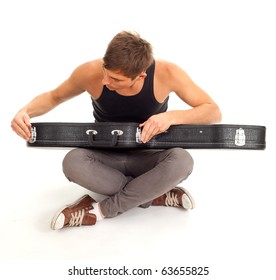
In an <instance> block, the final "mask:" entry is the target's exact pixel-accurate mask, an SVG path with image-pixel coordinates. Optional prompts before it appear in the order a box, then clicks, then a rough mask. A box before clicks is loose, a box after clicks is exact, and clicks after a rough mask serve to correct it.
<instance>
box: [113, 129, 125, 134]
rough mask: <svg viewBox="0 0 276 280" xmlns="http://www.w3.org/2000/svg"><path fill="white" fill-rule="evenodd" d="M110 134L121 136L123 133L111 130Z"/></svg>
mask: <svg viewBox="0 0 276 280" xmlns="http://www.w3.org/2000/svg"><path fill="white" fill-rule="evenodd" d="M111 134H112V135H114V134H116V135H123V134H124V132H123V131H122V130H119V129H115V130H112V131H111Z"/></svg>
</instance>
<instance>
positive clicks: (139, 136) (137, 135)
mask: <svg viewBox="0 0 276 280" xmlns="http://www.w3.org/2000/svg"><path fill="white" fill-rule="evenodd" d="M141 133H142V129H141V128H140V127H137V129H136V143H142V141H141Z"/></svg>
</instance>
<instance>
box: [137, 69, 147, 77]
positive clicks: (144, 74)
mask: <svg viewBox="0 0 276 280" xmlns="http://www.w3.org/2000/svg"><path fill="white" fill-rule="evenodd" d="M138 77H139V79H145V78H146V77H147V73H146V71H143V72H142V73H141V74H140V75H139V76H138Z"/></svg>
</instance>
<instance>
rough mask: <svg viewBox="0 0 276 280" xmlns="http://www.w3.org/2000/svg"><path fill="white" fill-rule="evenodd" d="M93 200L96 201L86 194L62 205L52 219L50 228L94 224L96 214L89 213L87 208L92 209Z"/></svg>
mask: <svg viewBox="0 0 276 280" xmlns="http://www.w3.org/2000/svg"><path fill="white" fill-rule="evenodd" d="M94 202H96V201H95V200H94V199H93V198H92V197H90V196H89V195H88V194H86V195H84V196H82V197H81V198H79V199H78V200H77V201H75V202H74V203H72V204H69V205H66V206H64V207H63V208H61V209H60V210H59V211H58V212H57V213H56V214H55V216H54V218H53V219H52V222H51V229H53V230H55V229H61V228H64V227H77V226H82V225H94V224H95V223H96V220H97V218H96V215H94V214H91V213H89V210H91V209H93V206H92V203H94Z"/></svg>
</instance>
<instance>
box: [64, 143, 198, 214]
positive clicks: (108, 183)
mask: <svg viewBox="0 0 276 280" xmlns="http://www.w3.org/2000/svg"><path fill="white" fill-rule="evenodd" d="M192 168H193V159H192V157H191V156H190V154H189V153H188V152H187V151H186V150H184V149H182V148H172V149H168V150H154V149H147V150H130V151H108V150H92V149H75V150H72V151H70V152H69V153H68V154H67V155H66V156H65V158H64V161H63V171H64V173H65V175H66V177H67V178H68V179H69V180H70V181H73V182H75V183H77V184H79V185H80V186H83V187H85V188H87V189H89V190H91V191H93V192H96V193H100V194H104V195H108V196H109V198H107V199H105V200H103V201H101V202H100V207H101V210H102V213H103V215H104V216H105V217H114V216H116V215H118V214H120V213H123V212H125V211H127V210H129V209H131V208H134V207H136V206H139V205H141V204H143V205H144V207H147V206H149V205H150V204H151V201H152V200H153V199H154V198H156V197H158V196H160V195H162V194H164V193H166V192H167V191H169V190H170V189H172V188H173V187H175V186H176V185H177V184H179V183H180V182H182V181H183V180H185V179H186V178H187V177H188V176H189V174H190V173H191V172H192Z"/></svg>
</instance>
